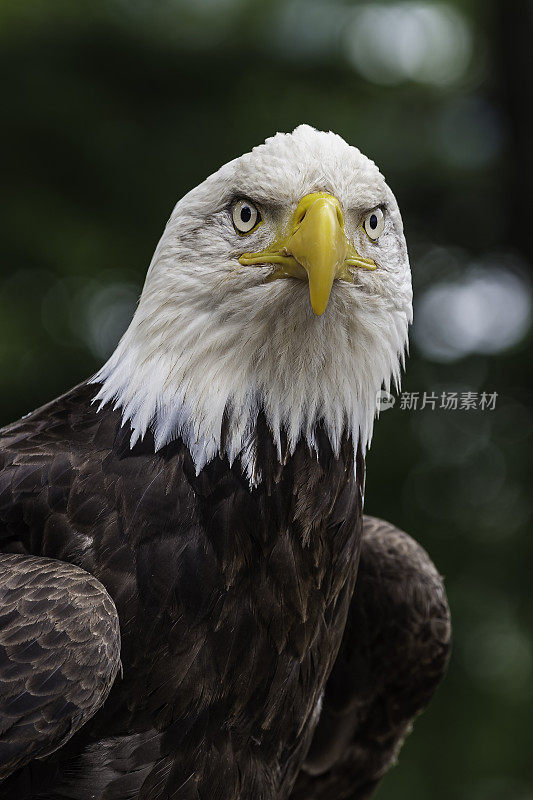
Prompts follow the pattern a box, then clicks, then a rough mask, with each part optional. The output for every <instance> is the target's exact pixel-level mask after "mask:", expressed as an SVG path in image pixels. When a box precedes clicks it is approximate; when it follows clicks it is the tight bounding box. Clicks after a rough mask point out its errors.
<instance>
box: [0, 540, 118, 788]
mask: <svg viewBox="0 0 533 800" xmlns="http://www.w3.org/2000/svg"><path fill="white" fill-rule="evenodd" d="M119 665H120V630H119V622H118V616H117V611H116V608H115V605H114V603H113V601H112V600H111V598H110V596H109V595H108V593H107V592H106V590H105V589H104V587H103V586H102V584H101V583H100V582H99V581H98V580H96V578H94V577H93V576H92V575H89V573H87V572H85V571H84V570H82V569H80V568H79V567H76V566H73V565H72V564H68V563H65V562H61V561H55V560H53V559H48V558H42V557H39V556H37V557H35V556H26V555H17V554H10V555H2V554H0V781H1V780H3V779H4V778H6V777H7V776H8V775H9V774H11V773H12V772H13V771H14V770H16V769H18V768H19V767H21V766H23V765H24V764H26V763H27V762H29V761H30V760H32V759H34V758H42V757H44V756H46V755H48V754H49V753H52V752H53V751H54V750H56V749H57V748H58V747H61V745H63V744H64V743H65V742H66V741H67V740H68V739H69V738H70V737H71V736H72V735H73V734H74V733H75V732H76V731H77V730H78V729H79V728H80V727H81V726H82V725H83V724H84V723H85V722H86V721H87V720H88V719H89V718H90V717H92V716H93V714H95V712H96V711H97V710H98V709H99V708H100V706H101V705H102V704H103V702H104V701H105V699H106V698H107V696H108V694H109V691H110V689H111V686H112V684H113V681H114V679H115V676H116V674H117V671H118V669H119Z"/></svg>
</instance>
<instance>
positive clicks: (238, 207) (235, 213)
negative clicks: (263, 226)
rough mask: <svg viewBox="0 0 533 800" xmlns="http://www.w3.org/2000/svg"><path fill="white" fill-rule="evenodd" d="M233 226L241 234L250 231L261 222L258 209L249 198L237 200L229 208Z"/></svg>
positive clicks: (243, 234)
mask: <svg viewBox="0 0 533 800" xmlns="http://www.w3.org/2000/svg"><path fill="white" fill-rule="evenodd" d="M231 218H232V220H233V227H234V228H235V230H236V231H237V233H239V234H241V236H246V234H248V233H252V231H253V230H255V228H257V226H258V225H259V224H260V223H261V222H262V219H261V214H260V212H259V210H258V209H257V208H256V207H255V206H254V204H253V203H252V202H250V200H237V201H236V203H234V204H233V208H232V210H231Z"/></svg>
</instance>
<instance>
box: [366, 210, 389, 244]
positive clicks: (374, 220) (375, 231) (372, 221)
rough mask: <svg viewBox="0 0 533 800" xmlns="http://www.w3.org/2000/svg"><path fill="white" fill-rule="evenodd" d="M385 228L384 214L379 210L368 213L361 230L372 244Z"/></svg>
mask: <svg viewBox="0 0 533 800" xmlns="http://www.w3.org/2000/svg"><path fill="white" fill-rule="evenodd" d="M384 227H385V214H384V213H383V211H382V209H381V208H375V209H374V210H373V211H370V212H369V213H368V214H367V215H366V217H365V219H364V222H363V228H364V229H365V233H366V235H367V236H368V238H369V239H372V241H373V242H375V241H376V239H377V238H378V237H379V236H380V235H381V234H382V233H383V229H384Z"/></svg>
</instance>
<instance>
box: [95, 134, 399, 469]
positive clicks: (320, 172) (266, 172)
mask: <svg viewBox="0 0 533 800" xmlns="http://www.w3.org/2000/svg"><path fill="white" fill-rule="evenodd" d="M411 318H412V292H411V274H410V269H409V260H408V255H407V247H406V243H405V238H404V234H403V227H402V221H401V217H400V212H399V209H398V205H397V203H396V200H395V198H394V195H393V194H392V192H391V190H390V189H389V187H388V186H387V184H386V183H385V180H384V178H383V176H382V175H381V173H380V172H379V170H378V168H377V167H376V166H375V164H374V163H373V162H372V161H370V160H369V159H368V158H366V157H365V156H364V155H363V154H362V153H361V152H360V151H359V150H357V149H356V148H355V147H352V146H350V145H348V144H347V143H346V142H345V141H344V139H342V138H341V137H340V136H337V135H336V134H334V133H331V132H329V133H325V132H322V131H317V130H315V129H314V128H311V127H310V126H308V125H300V126H299V127H298V128H296V130H294V131H293V133H289V134H281V133H278V134H276V135H275V136H273V137H271V138H270V139H267V140H266V142H265V143H264V144H262V145H260V146H258V147H255V148H254V149H253V150H252V151H251V152H250V153H246V154H245V155H243V156H240V157H239V158H236V159H234V160H233V161H230V162H229V163H228V164H225V165H224V166H223V167H222V168H221V169H220V170H219V171H218V172H216V173H215V174H214V175H211V176H210V177H209V178H207V179H206V180H205V181H204V182H203V183H201V184H200V185H199V186H197V187H196V188H195V189H193V190H192V191H190V192H189V193H188V194H186V195H185V197H183V198H182V199H181V200H180V201H179V202H178V203H177V205H176V206H175V208H174V211H173V212H172V215H171V217H170V219H169V221H168V224H167V226H166V228H165V231H164V233H163V236H162V237H161V240H160V241H159V244H158V245H157V248H156V251H155V254H154V257H153V259H152V263H151V265H150V268H149V270H148V274H147V277H146V282H145V285H144V288H143V292H142V295H141V298H140V301H139V305H138V308H137V310H136V313H135V315H134V317H133V320H132V322H131V324H130V326H129V328H128V329H127V331H126V333H125V334H124V336H123V337H122V339H121V341H120V343H119V345H118V347H117V349H116V350H115V352H114V353H113V355H112V356H111V358H110V359H109V361H108V362H107V364H105V365H104V367H103V368H102V369H101V370H100V372H99V373H98V374H97V375H96V376H95V378H94V379H93V380H94V382H95V383H98V384H100V388H99V391H98V395H97V399H98V400H100V402H101V404H102V405H104V404H105V403H108V402H113V403H114V404H115V406H116V407H119V408H120V409H121V410H122V415H123V421H124V423H125V424H126V423H129V424H130V426H131V430H132V445H133V444H134V443H135V442H136V441H137V440H138V439H139V438H142V437H143V436H144V435H145V433H146V432H147V430H149V429H151V431H152V432H153V435H154V441H155V447H156V449H158V448H161V447H163V446H164V445H166V444H168V443H169V442H170V441H172V440H173V439H176V438H178V437H181V438H182V439H183V441H184V442H185V443H186V444H187V446H188V447H189V450H190V452H191V455H192V457H193V459H194V462H195V465H196V469H197V471H198V472H199V471H200V470H201V469H202V468H203V467H204V465H205V464H206V463H207V462H209V461H210V460H211V459H213V458H214V457H215V456H217V455H219V456H221V457H227V458H228V459H229V462H230V463H232V462H233V461H234V460H235V459H237V458H239V459H241V461H242V464H243V467H244V468H245V470H246V471H247V473H248V475H249V478H250V480H251V481H252V482H254V481H257V480H258V479H259V478H258V476H257V474H256V472H255V470H254V445H253V442H254V431H255V427H256V422H257V418H258V415H259V413H261V412H262V413H263V414H264V417H265V419H266V421H267V424H268V426H269V428H270V431H271V433H272V436H273V439H274V441H275V443H276V445H277V448H278V454H279V458H280V460H281V459H282V458H284V457H286V454H287V453H289V454H290V453H292V452H293V451H294V448H295V446H296V444H297V443H298V441H299V440H301V439H304V440H306V441H307V443H308V444H309V446H310V447H311V448H313V447H316V442H315V430H316V428H317V426H318V425H319V424H320V425H323V426H324V429H325V430H326V432H327V435H328V437H329V440H330V443H331V446H332V448H333V450H334V452H338V450H339V447H340V442H341V439H342V437H343V436H349V437H351V439H352V440H353V443H354V449H356V447H355V445H357V444H359V445H360V446H361V448H362V449H363V450H364V449H366V448H367V446H368V444H369V442H370V439H371V435H372V427H373V420H374V416H375V412H376V393H377V392H378V391H379V390H380V389H381V388H382V387H384V388H385V389H386V390H387V391H388V390H389V389H390V386H391V382H393V383H394V384H395V386H396V387H397V386H398V384H399V380H400V372H401V368H402V366H403V360H404V354H405V350H406V346H407V330H408V325H409V323H410V321H411ZM223 420H224V421H225V431H226V433H225V435H224V436H222V423H223ZM282 441H283V442H285V446H284V447H282ZM284 453H285V454H284Z"/></svg>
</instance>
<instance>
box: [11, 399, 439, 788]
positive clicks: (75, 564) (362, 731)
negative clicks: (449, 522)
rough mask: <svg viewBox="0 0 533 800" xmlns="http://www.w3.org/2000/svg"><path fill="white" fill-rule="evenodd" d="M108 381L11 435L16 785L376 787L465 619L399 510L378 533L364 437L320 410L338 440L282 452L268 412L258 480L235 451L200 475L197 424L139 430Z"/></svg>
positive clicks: (261, 427) (321, 437)
mask: <svg viewBox="0 0 533 800" xmlns="http://www.w3.org/2000/svg"><path fill="white" fill-rule="evenodd" d="M95 391H96V387H94V386H90V385H86V384H83V385H81V386H80V387H78V388H76V389H74V390H72V391H71V392H69V393H68V394H67V395H65V396H64V397H62V398H60V399H59V400H57V401H54V402H53V403H51V404H49V405H48V406H46V407H44V408H43V409H40V410H39V411H37V412H34V414H32V415H30V416H29V417H27V418H25V419H24V420H22V421H20V422H18V423H15V424H14V425H11V426H9V427H8V428H6V429H4V430H3V431H2V433H1V439H0V550H1V551H3V552H4V553H17V554H21V555H20V556H19V557H16V558H15V557H9V556H8V557H7V558H6V557H1V560H0V569H1V570H2V572H1V573H0V598H1V600H0V614H2V616H1V617H0V648H1V647H2V646H3V648H4V649H3V651H2V652H1V659H2V660H1V661H0V769H2V770H3V773H0V774H3V775H4V776H5V775H6V774H7V773H9V772H11V775H10V776H9V777H7V778H6V779H5V782H4V783H3V784H2V787H1V791H2V797H4V798H6V800H11V799H12V798H13V799H14V798H16V800H30V799H31V800H37V799H38V798H42V800H44V799H45V798H49V799H50V798H54V799H55V800H61V799H62V798H69V799H70V800H74V798H79V800H82V799H84V798H88V797H91V798H94V799H95V800H129V799H130V798H139V799H140V798H142V799H143V800H148V799H149V800H159V799H161V800H162V798H172V799H173V800H189V798H191V799H192V798H195V800H199V799H200V798H201V799H202V800H211V799H212V800H252V798H253V800H274V798H276V800H278V799H279V800H281V798H287V797H289V796H291V797H295V798H296V797H297V798H304V797H309V798H312V797H316V798H317V799H318V798H322V797H324V798H325V797H332V796H335V797H339V798H348V797H366V796H369V793H368V792H367V794H364V793H363V794H361V793H360V794H356V793H353V792H355V791H356V789H357V787H360V786H363V785H367V786H369V787H371V786H374V785H375V784H376V782H377V780H378V779H379V777H380V776H381V774H382V773H383V772H384V770H385V769H386V768H387V766H388V764H389V763H390V761H391V759H392V758H393V757H394V754H395V752H396V750H397V747H398V746H399V742H400V741H401V739H402V738H403V736H404V735H405V733H406V731H407V729H408V727H409V724H410V721H411V719H412V717H413V716H414V715H415V714H416V713H417V712H418V711H419V710H420V709H421V708H422V707H423V706H424V705H425V703H426V702H427V700H428V699H429V696H430V695H431V693H432V691H433V690H434V688H435V686H436V684H437V682H438V680H439V678H440V676H441V675H442V672H443V669H444V666H445V663H446V658H447V653H448V648H449V618H448V611H447V607H446V601H445V596H444V592H443V589H442V584H441V581H440V578H439V576H438V575H437V573H436V572H435V570H434V568H433V566H432V564H431V562H430V561H429V559H428V558H427V556H426V554H425V553H424V552H423V551H422V550H421V548H419V547H418V545H416V544H415V543H414V542H413V541H412V540H410V539H409V537H407V536H406V535H405V534H402V533H400V532H398V531H396V529H394V528H392V527H391V526H387V525H386V524H384V523H379V522H377V521H371V522H370V521H369V522H367V527H366V531H367V532H366V535H365V536H364V537H363V534H362V486H363V478H364V462H363V459H362V456H361V454H360V453H359V454H358V456H357V460H356V462H357V463H356V470H355V473H354V458H353V452H352V449H351V445H350V442H349V441H347V440H346V441H344V442H343V444H342V447H341V454H340V457H339V458H335V457H334V455H333V453H332V451H331V447H330V445H329V442H328V438H327V436H326V435H325V434H323V433H322V432H321V431H320V430H318V431H317V442H318V457H317V456H316V454H314V453H311V452H310V451H309V449H308V447H307V445H306V444H303V443H300V444H299V445H298V446H297V447H296V451H295V453H294V455H293V456H291V457H288V458H287V459H286V463H285V464H284V465H283V466H281V465H279V463H278V462H277V458H276V454H275V452H274V445H273V443H272V440H271V437H270V434H269V433H268V431H267V428H266V425H265V424H264V422H263V421H262V420H261V418H260V419H259V423H258V427H257V430H256V432H255V436H256V437H257V447H258V462H259V466H260V468H261V470H262V474H263V480H262V482H261V483H260V485H259V486H258V487H257V488H255V489H252V490H251V489H250V488H249V485H248V482H247V480H246V478H245V477H244V476H243V475H242V473H241V471H240V469H239V467H238V466H237V465H235V466H233V467H231V468H230V467H229V465H228V463H227V461H226V460H224V459H220V458H215V459H214V460H213V461H212V462H211V463H210V464H208V465H207V466H206V467H205V468H204V469H203V470H202V471H201V472H200V474H199V475H198V476H197V475H196V474H195V470H194V466H193V464H192V461H191V458H190V455H189V453H188V451H187V448H186V447H185V446H184V445H183V443H182V442H181V441H180V440H178V441H176V442H174V443H172V444H169V445H167V446H165V447H164V448H163V449H162V450H160V451H158V452H157V453H154V444H153V440H152V439H151V437H150V436H147V437H146V438H145V440H144V441H143V442H142V443H138V444H136V445H135V447H134V448H133V449H132V450H130V449H129V430H128V428H127V426H126V427H125V428H122V427H121V418H120V413H119V412H117V411H113V410H111V409H110V408H109V407H106V408H104V409H103V410H102V411H100V412H97V409H96V406H94V405H91V401H92V399H93V397H94V395H95ZM362 545H363V550H362V561H361V574H360V576H359V580H358V585H357V590H356V593H355V595H354V594H353V590H354V584H355V580H356V575H357V568H358V562H359V556H360V552H361V546H362ZM28 555H30V556H32V558H30V559H27V558H26V559H24V558H23V557H22V556H28ZM48 559H58V560H59V563H58V562H54V561H50V560H48ZM62 562H65V563H62ZM71 565H72V566H71ZM91 576H94V578H93V577H91ZM26 592H28V602H26V600H22V599H21V598H22V595H23V594H24V595H25V593H26ZM32 597H33V598H35V605H32V599H31V598H32ZM109 597H110V598H112V600H113V603H114V605H115V606H116V611H117V612H118V619H119V621H120V635H121V638H122V647H121V660H122V665H123V674H122V675H121V674H119V675H118V676H117V677H116V678H115V680H114V684H113V688H112V689H111V692H110V694H109V696H107V693H108V691H109V688H110V686H111V683H112V682H113V678H114V676H115V675H116V673H117V669H118V665H119V662H118V644H119V634H118V630H117V627H116V618H115V616H114V609H113V603H111V602H110V600H109ZM6 609H7V611H6ZM58 609H59V612H58ZM54 615H58V617H59V618H58V621H57V624H56V623H55V622H54ZM347 615H348V624H347V625H346V618H347ZM84 616H85V617H86V622H84ZM28 621H29V624H30V629H28V630H26V629H25V626H26V625H27V624H28ZM51 624H52V628H53V631H54V634H53V636H52V637H50V625H51ZM345 626H346V627H345ZM339 647H340V648H341V649H340V653H339V656H337V652H338V650H339ZM25 648H27V649H25ZM69 648H70V649H69ZM20 663H21V664H22V666H21V669H20V673H19V671H18V667H17V668H16V667H15V664H20ZM73 664H75V665H76V666H75V667H73ZM57 665H59V668H58V669H57V671H56V672H54V670H55V669H56V667H57ZM30 666H31V667H32V669H33V672H32V676H31V677H30V676H29V669H30ZM49 667H50V669H49ZM48 670H49V671H48ZM72 670H74V672H73V671H72ZM77 670H79V677H80V682H79V684H78V685H77V686H74V685H73V682H72V680H71V676H72V675H73V674H74V673H75V672H76V671H77ZM13 674H16V675H17V677H16V681H17V682H18V683H17V685H19V684H20V687H21V689H22V688H23V691H24V694H23V695H22V692H21V693H20V694H21V697H19V698H18V699H17V698H14V697H13V690H12V687H10V683H9V681H10V680H11V676H12V675H13ZM6 676H7V677H6ZM35 676H38V677H37V678H35ZM43 687H44V688H46V691H45V692H44V694H43ZM324 689H325V697H324V710H323V712H322V716H321V717H320V722H319V724H318V728H317V730H316V733H315V727H316V725H317V722H318V720H319V713H320V705H321V698H322V695H323V692H324ZM69 692H70V694H69ZM59 696H61V697H63V698H64V700H65V702H66V703H67V704H66V705H65V706H64V707H63V708H59V707H58V706H57V703H56V701H57V697H59ZM106 696H107V699H106ZM23 698H25V699H27V705H25V700H24V699H23ZM104 701H105V702H104ZM17 703H18V704H19V705H17ZM68 703H70V705H69V704H68ZM102 703H103V705H102V707H101V708H100V710H97V709H98V707H99V706H100V705H101V704H102ZM14 708H16V709H18V711H17V712H16V713H14V712H13V709H14ZM50 708H52V709H53V713H52V714H51V713H50V711H49V709H50ZM10 709H11V710H10ZM17 714H18V716H17ZM25 715H29V716H27V717H25ZM43 721H44V722H43ZM32 726H33V727H32ZM37 729H39V737H40V739H39V741H37V739H36V736H35V731H36V730H37ZM313 735H314V736H315V739H314V742H313V744H312V746H311V751H310V754H309V756H308V757H307V762H306V765H307V766H306V767H305V770H304V771H303V772H301V767H302V764H303V763H304V761H305V759H306V755H307V751H308V749H309V746H310V744H311V740H312V739H313ZM39 737H37V738H39ZM69 737H70V738H69ZM54 748H58V749H54ZM52 751H53V752H52ZM44 756H46V758H44V759H43V760H36V759H38V758H42V757H44ZM320 773H321V774H320ZM299 774H300V775H299ZM295 781H297V782H296V786H295V788H294V792H293V794H291V791H293V785H294V782H295ZM357 791H360V789H357ZM368 791H370V789H369V790H368ZM350 792H352V794H350Z"/></svg>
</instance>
